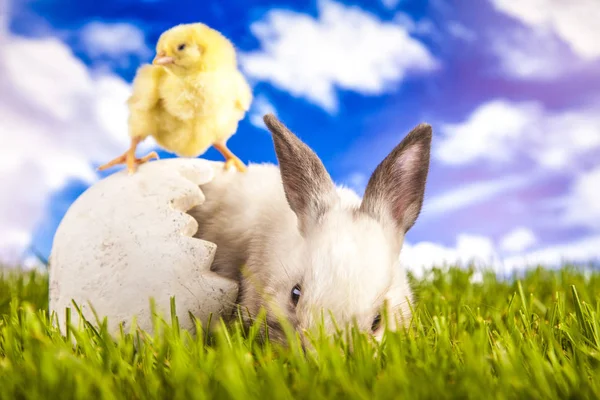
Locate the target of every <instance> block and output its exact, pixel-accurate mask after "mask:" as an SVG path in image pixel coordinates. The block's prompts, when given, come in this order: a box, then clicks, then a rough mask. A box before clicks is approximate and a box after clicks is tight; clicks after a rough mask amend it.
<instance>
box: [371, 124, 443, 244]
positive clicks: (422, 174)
mask: <svg viewBox="0 0 600 400" xmlns="http://www.w3.org/2000/svg"><path fill="white" fill-rule="evenodd" d="M431 137H432V132H431V126H430V125H428V124H421V125H419V126H417V127H416V128H414V129H413V130H412V131H411V132H410V133H409V134H408V135H407V136H406V137H405V138H404V140H402V142H400V144H399V145H397V146H396V148H395V149H394V150H392V152H391V153H390V154H389V155H388V156H387V157H386V158H385V159H384V160H383V161H382V162H381V164H379V165H378V166H377V168H376V169H375V172H373V175H371V178H370V179H369V183H368V184H367V188H366V189H365V195H364V197H363V202H362V204H361V211H364V212H366V213H367V214H369V215H371V216H373V217H374V218H376V219H378V220H380V221H381V222H382V223H384V224H387V223H389V222H390V221H391V222H392V223H393V225H394V226H393V227H394V228H395V231H396V232H397V233H398V237H400V235H404V234H405V233H406V232H407V231H408V230H409V229H410V228H411V227H412V226H413V224H414V223H415V221H416V219H417V217H418V215H419V213H420V212H421V206H422V204H423V197H424V194H425V182H426V180H427V174H428V172H429V153H430V148H431Z"/></svg>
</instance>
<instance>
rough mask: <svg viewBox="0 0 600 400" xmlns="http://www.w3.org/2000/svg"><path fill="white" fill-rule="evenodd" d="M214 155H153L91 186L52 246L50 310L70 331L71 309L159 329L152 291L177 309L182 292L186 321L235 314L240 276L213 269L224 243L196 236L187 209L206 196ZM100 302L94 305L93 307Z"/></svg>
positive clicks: (160, 302) (113, 326)
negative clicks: (159, 157)
mask: <svg viewBox="0 0 600 400" xmlns="http://www.w3.org/2000/svg"><path fill="white" fill-rule="evenodd" d="M212 168H213V167H212V164H211V162H209V161H207V160H203V159H185V158H174V159H165V160H157V161H152V162H148V163H146V164H143V165H141V166H139V167H138V169H137V171H136V173H135V174H133V175H129V174H128V173H127V171H126V170H122V171H119V172H117V173H114V174H113V175H110V176H108V177H106V178H104V179H102V180H100V181H99V182H97V183H95V184H94V185H92V186H91V187H90V188H88V189H87V190H86V191H85V192H84V193H83V194H82V195H81V196H79V198H77V200H76V201H75V202H74V203H73V204H72V205H71V207H70V208H69V210H68V211H67V213H66V214H65V216H64V218H63V220H62V221H61V223H60V225H59V227H58V229H57V231H56V234H55V237H54V242H53V246H52V251H51V255H50V266H49V278H50V312H55V313H56V316H57V317H58V322H59V326H60V329H61V330H63V331H64V330H65V328H66V325H65V323H66V309H67V308H70V309H71V312H70V314H71V324H73V325H74V326H76V327H77V326H78V324H79V319H78V313H77V311H76V309H75V307H74V305H73V301H75V303H76V304H77V305H78V307H79V308H80V309H81V311H82V314H83V316H84V317H85V319H86V320H88V321H89V322H91V323H93V324H95V323H96V318H95V316H94V311H95V313H96V314H97V316H98V317H99V319H100V321H102V319H104V318H105V317H106V318H107V322H108V329H109V331H110V332H111V333H117V332H118V330H119V325H120V324H123V326H124V330H125V332H128V331H129V330H128V327H129V326H130V324H131V323H132V322H133V318H135V321H136V325H137V326H138V327H139V328H141V329H144V330H146V331H147V332H152V318H153V317H152V311H151V307H150V299H151V298H152V299H153V300H154V302H155V305H156V312H158V313H159V314H160V315H161V316H162V317H164V318H165V319H167V320H168V319H169V318H170V301H171V297H174V298H175V305H176V310H177V316H178V318H179V323H180V326H181V327H182V328H184V329H188V330H190V331H192V332H193V331H194V328H195V326H194V323H193V321H192V319H191V318H190V317H189V314H192V315H193V316H194V317H196V318H197V319H199V320H200V321H201V322H202V324H203V326H205V327H206V326H207V323H208V321H209V319H212V321H216V320H218V317H220V316H224V315H225V314H228V313H230V312H231V310H232V309H233V305H234V302H235V300H236V297H237V293H238V285H237V283H236V282H234V281H231V280H229V279H227V278H224V277H221V276H219V275H217V274H216V273H214V272H212V271H211V270H210V266H211V264H212V261H213V258H214V255H215V251H216V245H215V244H214V243H211V242H207V241H204V240H200V239H197V238H193V237H192V236H193V235H194V234H195V233H196V231H197V228H198V222H197V221H196V220H195V219H194V218H192V217H191V216H190V215H189V214H187V213H186V211H188V210H189V209H191V208H192V207H194V206H197V205H199V204H202V202H203V201H204V195H203V193H202V191H201V189H200V187H199V185H201V184H203V183H207V182H209V181H210V180H211V179H212V178H213V169H212ZM92 307H93V310H94V311H92Z"/></svg>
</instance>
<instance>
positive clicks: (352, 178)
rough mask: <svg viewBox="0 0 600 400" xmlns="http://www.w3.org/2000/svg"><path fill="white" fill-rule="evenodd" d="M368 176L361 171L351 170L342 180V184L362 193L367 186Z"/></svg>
mask: <svg viewBox="0 0 600 400" xmlns="http://www.w3.org/2000/svg"><path fill="white" fill-rule="evenodd" d="M368 181H369V176H368V175H367V174H364V173H362V172H353V173H351V174H350V175H348V176H347V177H346V178H345V179H343V181H342V185H345V186H348V187H349V188H350V189H352V190H354V191H355V192H356V193H363V192H364V191H365V188H366V187H367V183H368Z"/></svg>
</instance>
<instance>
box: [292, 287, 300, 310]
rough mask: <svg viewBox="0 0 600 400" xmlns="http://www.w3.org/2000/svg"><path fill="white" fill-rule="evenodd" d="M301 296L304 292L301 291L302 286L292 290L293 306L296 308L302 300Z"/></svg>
mask: <svg viewBox="0 0 600 400" xmlns="http://www.w3.org/2000/svg"><path fill="white" fill-rule="evenodd" d="M301 294H302V291H301V290H300V285H296V286H294V288H293V289H292V304H293V305H294V307H296V305H297V304H298V300H300V295H301Z"/></svg>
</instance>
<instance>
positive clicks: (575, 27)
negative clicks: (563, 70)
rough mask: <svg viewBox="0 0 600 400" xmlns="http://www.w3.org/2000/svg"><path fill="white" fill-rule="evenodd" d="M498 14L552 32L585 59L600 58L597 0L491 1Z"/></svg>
mask: <svg viewBox="0 0 600 400" xmlns="http://www.w3.org/2000/svg"><path fill="white" fill-rule="evenodd" d="M491 1H492V4H493V5H494V6H495V8H496V9H497V10H498V11H501V12H503V13H505V14H507V15H509V16H511V17H513V18H516V19H518V20H520V21H521V22H522V23H523V24H526V25H528V26H530V27H531V28H532V29H534V30H537V31H542V32H543V31H549V32H552V33H553V34H554V35H556V36H557V37H558V38H560V39H562V40H563V41H564V42H565V43H567V44H568V45H569V46H570V47H571V49H572V50H573V52H575V53H576V54H578V55H579V56H580V57H581V58H582V59H587V60H591V59H597V58H599V57H600V41H598V38H599V37H600V24H599V23H598V21H600V2H599V1H598V0H577V1H557V0H530V1H512V0H491Z"/></svg>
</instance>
